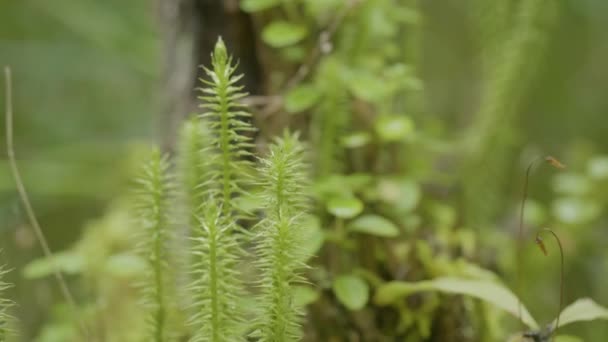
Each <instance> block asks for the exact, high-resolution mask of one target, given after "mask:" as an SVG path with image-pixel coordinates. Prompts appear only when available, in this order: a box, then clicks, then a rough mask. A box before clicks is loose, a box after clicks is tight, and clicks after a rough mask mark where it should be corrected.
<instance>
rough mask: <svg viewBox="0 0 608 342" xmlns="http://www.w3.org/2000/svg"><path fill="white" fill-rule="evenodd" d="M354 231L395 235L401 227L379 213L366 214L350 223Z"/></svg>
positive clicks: (385, 235)
mask: <svg viewBox="0 0 608 342" xmlns="http://www.w3.org/2000/svg"><path fill="white" fill-rule="evenodd" d="M348 229H349V230H350V231H353V232H359V233H365V234H370V235H376V236H382V237H395V236H397V235H399V229H398V228H397V226H395V224H393V223H392V222H391V221H389V220H387V219H385V218H384V217H382V216H378V215H364V216H361V217H359V218H357V219H356V220H354V221H353V222H351V223H350V224H349V225H348Z"/></svg>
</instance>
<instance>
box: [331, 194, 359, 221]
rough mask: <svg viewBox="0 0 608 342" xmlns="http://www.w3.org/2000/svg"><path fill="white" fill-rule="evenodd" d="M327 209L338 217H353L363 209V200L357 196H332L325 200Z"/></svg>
mask: <svg viewBox="0 0 608 342" xmlns="http://www.w3.org/2000/svg"><path fill="white" fill-rule="evenodd" d="M327 211H329V212H330V213H331V214H332V215H334V216H336V217H339V218H345V219H348V218H353V217H355V216H357V215H359V214H360V213H361V211H363V202H361V201H360V200H359V199H358V198H357V197H354V196H351V197H334V198H332V199H330V200H329V202H327Z"/></svg>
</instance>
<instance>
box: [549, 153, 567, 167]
mask: <svg viewBox="0 0 608 342" xmlns="http://www.w3.org/2000/svg"><path fill="white" fill-rule="evenodd" d="M545 161H546V162H547V163H549V164H551V166H553V167H555V168H557V169H565V168H566V165H564V164H562V162H560V161H559V160H557V159H556V158H555V157H552V156H546V157H545Z"/></svg>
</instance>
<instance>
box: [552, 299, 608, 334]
mask: <svg viewBox="0 0 608 342" xmlns="http://www.w3.org/2000/svg"><path fill="white" fill-rule="evenodd" d="M596 319H605V320H608V309H607V308H605V307H603V306H601V305H599V304H597V303H596V302H594V301H593V300H592V299H590V298H581V299H578V300H577V301H575V302H574V303H572V304H570V305H568V306H567V307H566V308H565V309H564V310H562V313H561V314H560V315H559V326H560V327H563V326H564V325H567V324H570V323H574V322H580V321H593V320H596ZM551 324H552V325H555V321H553V322H552V323H551Z"/></svg>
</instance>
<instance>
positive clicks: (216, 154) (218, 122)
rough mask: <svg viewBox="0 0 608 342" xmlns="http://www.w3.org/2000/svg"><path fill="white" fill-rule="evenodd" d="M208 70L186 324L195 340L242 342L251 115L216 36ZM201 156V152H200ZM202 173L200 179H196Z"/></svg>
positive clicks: (196, 172)
mask: <svg viewBox="0 0 608 342" xmlns="http://www.w3.org/2000/svg"><path fill="white" fill-rule="evenodd" d="M211 63H212V68H211V69H208V68H204V70H205V72H206V74H207V75H208V77H209V80H205V79H203V80H201V81H202V82H203V84H205V85H206V87H204V88H202V89H201V91H202V93H203V95H202V96H201V97H200V99H201V100H202V101H203V104H202V105H201V107H202V108H205V109H206V110H207V111H206V112H205V113H203V114H202V115H201V117H200V118H201V119H202V122H203V123H204V124H205V125H206V127H209V136H208V137H207V139H208V142H207V143H206V144H205V147H204V148H203V154H204V160H205V161H206V164H205V165H204V170H203V169H202V168H201V167H202V165H200V164H199V165H198V166H196V165H194V164H192V165H191V166H190V168H199V170H193V172H192V174H196V177H195V178H197V179H196V180H195V182H196V183H197V184H192V185H191V186H195V188H196V189H200V192H199V190H195V193H194V196H195V198H194V200H195V201H202V202H201V203H200V205H199V203H193V205H192V206H191V210H193V211H192V212H191V213H190V215H191V217H193V218H195V219H196V221H197V222H196V225H195V226H194V232H193V236H192V259H193V260H194V262H193V264H192V265H191V273H192V275H193V278H194V279H193V282H192V284H191V287H190V290H191V291H192V294H193V296H194V298H195V300H194V305H193V306H194V310H195V312H196V314H195V315H194V316H193V317H192V318H191V320H190V324H191V325H193V326H194V327H195V334H194V337H193V341H240V340H243V339H244V331H245V329H244V328H245V324H244V320H243V309H244V308H243V307H242V305H240V303H241V301H242V297H243V293H244V290H243V286H242V281H241V277H240V272H239V271H238V269H237V264H238V261H239V260H240V258H241V257H242V256H243V254H244V253H243V250H242V249H241V248H240V247H239V243H238V238H239V237H240V236H241V234H240V231H241V229H239V226H238V223H237V221H238V219H239V218H240V217H241V215H240V212H239V211H238V209H237V207H236V205H235V203H234V202H235V200H236V199H237V198H238V197H239V196H241V195H242V194H243V193H244V192H245V187H246V184H245V181H246V179H247V178H248V177H247V169H249V168H250V164H251V161H249V160H248V157H250V155H251V153H250V152H249V150H250V149H251V148H252V147H253V145H252V143H251V139H252V138H251V137H250V136H248V135H247V134H248V133H250V132H251V131H253V130H254V129H253V128H252V127H251V124H250V123H249V120H250V114H249V113H247V112H246V111H245V110H244V108H243V106H242V105H240V104H239V103H238V102H237V101H238V100H239V99H240V98H242V97H244V96H245V95H246V94H245V93H243V92H242V87H241V86H238V85H237V82H238V81H239V80H240V79H241V77H242V75H235V71H236V65H234V64H233V63H232V58H231V57H229V56H228V53H227V51H226V46H225V45H224V42H223V41H222V40H221V38H220V39H218V42H217V44H216V46H215V49H214V51H213V54H212V55H211ZM199 157H200V156H199ZM199 174H202V175H203V176H202V178H201V177H199Z"/></svg>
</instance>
